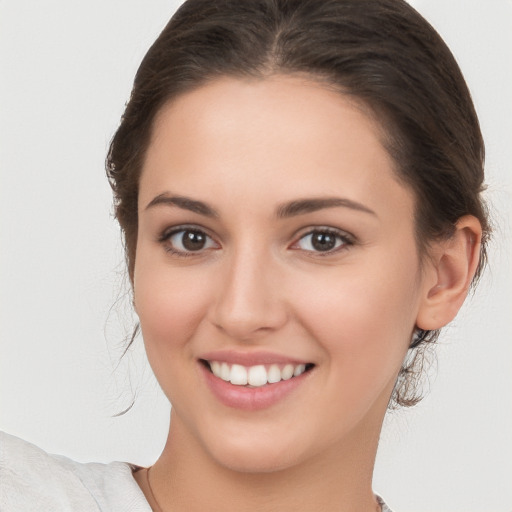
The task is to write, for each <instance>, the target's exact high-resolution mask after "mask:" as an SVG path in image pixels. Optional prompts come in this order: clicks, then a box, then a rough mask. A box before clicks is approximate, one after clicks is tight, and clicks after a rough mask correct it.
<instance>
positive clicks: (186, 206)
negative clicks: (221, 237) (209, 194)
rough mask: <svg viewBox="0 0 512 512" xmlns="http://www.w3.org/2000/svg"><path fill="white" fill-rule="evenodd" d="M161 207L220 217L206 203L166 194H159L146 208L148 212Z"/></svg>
mask: <svg viewBox="0 0 512 512" xmlns="http://www.w3.org/2000/svg"><path fill="white" fill-rule="evenodd" d="M159 205H167V206H177V207H178V208H181V209H182V210H188V211H191V212H194V213H198V214H199V215H204V216H206V217H218V216H219V214H218V212H217V211H216V210H215V209H214V208H213V207H212V206H210V205H209V204H208V203H204V202H203V201H197V200H196V199H191V198H190V197H186V196H173V195H170V194H168V193H167V192H164V193H163V194H159V195H157V196H156V197H154V198H153V199H152V200H151V201H150V202H149V203H148V205H147V206H146V208H145V209H146V210H148V209H150V208H154V207H155V206H159Z"/></svg>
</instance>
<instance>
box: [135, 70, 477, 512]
mask: <svg viewBox="0 0 512 512" xmlns="http://www.w3.org/2000/svg"><path fill="white" fill-rule="evenodd" d="M381 140H382V137H381V132H380V128H379V126H378V125H377V124H376V122H375V121H374V120H372V119H371V117H370V116H368V115H366V114H365V112H364V110H363V109H362V108H360V106H358V105H357V104H356V103H354V102H353V100H349V99H348V98H346V97H344V96H342V95H340V94H339V93H336V92H334V91H332V90H328V89H327V88H324V87H322V86H321V85H319V84H317V83H315V82H313V81H311V80H309V81H308V80H307V79H305V78H304V77H291V76H279V75H278V76H273V77H269V78H266V79H264V80H251V81H249V80H239V79H234V78H222V79H218V80H215V81H213V82H211V83H209V84H208V85H206V86H203V87H201V88H199V89H197V90H195V91H193V92H189V93H186V94H185V95H183V96H181V97H180V98H178V99H177V100H175V101H173V102H172V103H169V104H168V105H166V106H165V107H164V108H163V109H162V110H161V112H160V113H159V115H158V116H157V118H156V121H155V125H154V132H153V137H152V141H151V144H150V146H149V148H148V152H147V156H146V160H145V164H144V167H143V172H142V176H141V182H140V193H139V232H138V241H137V250H136V260H135V271H134V276H133V286H134V298H135V306H136V310H137V313H138V315H139V318H140V322H141V327H142V332H143V337H144V342H145V346H146V350H147V355H148V359H149V361H150V364H151V366H152V368H153V370H154V373H155V375H156V377H157V380H158V382H159V383H160V385H161V387H162V389H163V391H164V392H165V394H166V395H167V397H168V398H169V400H170V401H171V403H172V413H171V424H170V432H169V438H168V442H167V444H166V447H165V449H164V452H163V453H162V455H161V457H160V459H159V460H158V461H157V462H156V464H155V465H154V466H153V467H152V469H151V473H150V475H151V487H152V490H153V493H154V495H155V496H156V498H157V500H158V503H159V505H160V507H161V508H162V509H163V510H165V511H167V510H169V511H170V510H172V511H181V510H187V511H189V512H190V511H195V510H197V511H199V510H201V511H203V510H212V511H216V510H224V511H225V510H237V511H240V510H242V511H243V510H247V511H249V510H259V511H265V510H269V511H270V510H274V511H275V510H280V511H287V510H294V511H296V510H308V511H315V510H332V509H336V510H340V511H344V510H346V511H349V510H350V511H352V512H353V511H369V510H376V509H378V505H377V503H376V500H375V497H374V495H373V492H372V488H371V480H372V472H373V465H374V460H375V454H376V451H377V444H378V437H379V433H380V429H381V425H382V421H383V417H384V414H385V411H386V407H387V404H388V402H389V398H390V395H391V392H392V389H393V386H394V383H395V380H396V377H397V374H398V371H399V369H400V366H401V363H402V361H403V358H404V356H405V354H406V352H407V347H408V345H409V343H410V340H411V337H412V335H413V331H414V328H415V326H418V327H420V328H424V329H433V328H439V327H441V326H442V325H444V324H446V323H447V322H449V321H450V320H451V319H452V318H453V316H454V315H455V314H456V312H457V311H458V309H459V307H460V305H461V304H462V302H463V300H464V297H465V296H466V293H467V289H468V286H469V282H470V280H471V277H472V275H473V273H474V270H475V267H476V264H477V261H478V248H479V240H480V238H479V237H480V232H479V224H478V221H476V219H474V218H473V217H465V218H462V219H461V220H460V221H459V224H458V225H457V229H456V233H455V235H454V236H453V237H452V238H451V239H450V240H447V241H443V242H438V243H435V244H432V250H431V254H430V255H429V256H430V257H429V258H426V260H425V262H423V263H420V258H419V254H418V251H417V247H416V244H415V239H414V222H413V218H414V217H413V216H414V208H415V200H414V196H413V194H412V193H411V191H410V190H409V189H408V188H406V187H404V186H403V185H402V184H401V183H400V182H399V181H398V180H397V179H396V176H395V173H394V170H393V161H392V160H391V158H390V156H389V155H388V153H387V152H386V150H385V149H384V147H383V145H382V143H381ZM162 194H164V195H165V196H166V197H169V196H185V197H187V198H190V199H192V200H194V201H201V202H204V203H207V204H208V205H209V206H210V207H211V208H212V209H214V210H215V211H216V216H214V217H212V216H208V215H204V212H203V213H200V212H193V211H190V210H189V209H187V208H186V207H183V204H181V206H177V205H175V204H170V203H169V202H158V201H156V203H157V204H155V201H154V200H155V198H156V197H162ZM306 198H308V199H309V198H314V199H318V198H343V199H348V200H350V201H352V202H356V203H357V204H358V205H362V206H363V207H364V209H367V210H371V213H370V212H368V211H363V209H361V208H352V207H347V206H346V205H345V206H343V205H341V206H330V207H325V208H321V209H318V210H315V211H309V212H302V213H300V214H297V215H293V216H288V217H279V216H277V215H276V211H278V210H279V208H280V207H282V205H283V204H286V203H289V202H291V201H297V200H303V199H306ZM152 201H153V203H154V204H153V205H151V206H148V205H150V203H151V202H152ZM183 225H186V226H187V227H190V226H192V227H194V228H196V229H200V230H201V231H202V232H204V233H205V234H206V235H208V238H207V240H208V242H207V244H206V246H205V248H204V249H201V250H198V251H195V252H192V251H188V252H186V254H185V255H184V253H185V251H184V250H183V246H182V245H180V242H181V235H180V234H177V235H175V236H173V237H172V239H170V238H169V237H168V238H167V239H165V240H164V239H163V238H164V236H163V235H164V234H166V233H167V234H168V233H169V231H170V228H173V227H177V229H178V228H179V227H180V226H183ZM322 228H323V229H325V228H329V229H330V230H331V231H335V232H336V233H339V235H340V237H337V238H336V240H337V244H339V246H338V247H336V248H335V249H334V250H332V251H327V252H320V251H315V250H314V247H313V246H312V245H311V244H310V241H311V239H310V238H309V237H308V236H307V235H308V233H310V232H311V230H312V229H316V230H322ZM336 236H338V235H336ZM170 250H171V251H172V250H174V251H178V254H177V253H176V252H174V253H173V252H170ZM180 251H181V252H180ZM219 349H230V350H235V351H238V352H244V353H247V352H248V353H250V352H251V351H257V350H266V351H270V352H272V353H276V354H280V355H284V356H289V357H290V358H292V357H293V358H300V359H301V360H305V361H308V362H311V363H313V364H314V368H313V370H312V371H310V372H308V374H307V376H306V377H307V378H304V379H303V381H302V383H301V384H300V386H298V387H297V388H296V389H294V390H293V392H292V393H290V394H289V395H287V396H286V397H285V399H283V400H281V401H279V402H278V403H277V404H275V405H273V406H271V407H269V408H264V409H262V410H257V411H247V410H240V409H236V408H232V407H228V406H226V405H224V404H222V403H220V402H219V401H218V400H217V399H216V398H215V397H214V396H213V394H212V393H211V391H210V390H209V388H208V386H206V384H205V381H204V379H203V375H202V373H201V365H200V364H199V362H198V358H200V357H201V355H202V354H204V353H205V352H208V351H212V350H219ZM135 476H136V479H137V481H138V482H139V484H140V486H141V488H142V490H143V491H144V492H145V494H146V496H147V497H148V501H149V502H150V503H151V504H152V505H153V506H154V508H155V509H157V505H155V503H154V499H153V496H152V495H151V493H150V492H149V489H148V487H147V483H146V475H144V472H139V473H136V474H135Z"/></svg>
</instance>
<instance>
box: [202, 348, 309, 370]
mask: <svg viewBox="0 0 512 512" xmlns="http://www.w3.org/2000/svg"><path fill="white" fill-rule="evenodd" d="M199 359H203V360H206V361H219V362H221V363H223V362H225V363H229V364H239V365H242V366H256V365H260V364H293V365H299V364H308V363H310V362H311V361H306V360H304V359H299V358H296V357H290V356H287V355H283V354H276V353H274V352H266V351H254V352H240V351H237V350H216V351H212V352H207V353H204V354H202V355H201V356H200V357H199Z"/></svg>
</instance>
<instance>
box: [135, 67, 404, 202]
mask: <svg viewBox="0 0 512 512" xmlns="http://www.w3.org/2000/svg"><path fill="white" fill-rule="evenodd" d="M381 139H382V137H381V129H380V126H379V125H378V124H377V122H376V121H375V120H374V117H372V116H370V115H367V113H366V112H365V110H364V108H363V107H362V106H361V105H360V104H358V103H357V102H356V101H355V100H353V99H351V98H350V97H348V96H345V95H342V94H340V93H339V92H336V91H333V90H330V89H329V88H327V87H326V86H324V85H322V84H320V83H317V82H313V81H311V80H310V79H309V80H308V79H307V78H304V77H296V76H281V75H278V76H273V77H270V78H267V79H259V80H256V79H252V80H242V79H236V78H222V79H218V80H215V81H213V82H210V83H208V84H207V85H205V86H203V87H200V88H199V89H196V90H194V91H192V92H188V93H186V94H184V95H182V96H180V97H179V98H177V99H175V100H174V101H172V102H170V103H168V104H167V105H166V106H164V107H163V108H162V110H161V111H160V113H159V115H158V116H157V118H156V119H155V123H154V128H153V134H152V140H151V143H150V146H149V148H148V152H147V155H146V161H145V164H144V168H143V173H142V178H141V189H140V201H141V203H146V204H147V202H149V201H150V200H151V199H152V198H153V197H154V196H155V195H157V194H159V193H162V192H166V191H172V192H177V193H180V194H183V195H191V196H196V197H197V195H199V196H203V197H200V199H204V200H211V198H216V197H217V198H219V200H220V199H222V198H226V197H232V198H233V197H240V196H241V195H242V196H245V198H246V200H247V203H246V204H247V205H248V204H250V203H251V202H252V201H255V200H256V199H258V198H260V199H261V198H265V200H266V202H268V203H269V204H270V203H275V202H282V201H286V200H293V199H296V198H297V197H302V196H305V195H307V196H311V195H317V196H322V195H330V196H332V195H333V194H338V195H343V196H344V197H347V198H349V199H353V200H357V201H361V202H364V201H366V202H371V203H373V205H374V207H379V206H380V205H382V206H385V205H386V204H389V201H390V199H392V200H394V201H395V202H399V203H400V204H403V205H404V206H405V207H406V208H409V209H410V210H411V211H412V194H411V193H410V191H409V190H407V189H405V188H404V187H403V186H402V185H401V184H400V183H399V182H398V180H397V178H396V176H395V173H394V171H393V165H394V162H393V161H392V159H391V157H390V156H389V154H388V152H387V151H386V150H385V148H384V146H383V145H382V143H381ZM260 204H261V202H260Z"/></svg>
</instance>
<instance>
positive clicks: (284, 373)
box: [281, 364, 295, 380]
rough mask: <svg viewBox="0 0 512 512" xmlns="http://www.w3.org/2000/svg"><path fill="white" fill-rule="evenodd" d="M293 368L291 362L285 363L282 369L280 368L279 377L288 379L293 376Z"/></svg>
mask: <svg viewBox="0 0 512 512" xmlns="http://www.w3.org/2000/svg"><path fill="white" fill-rule="evenodd" d="M294 370H295V368H294V367H293V365H292V364H287V365H286V366H285V367H284V368H283V369H282V370H281V378H282V379H283V380H288V379H291V378H292V377H293V371H294Z"/></svg>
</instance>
